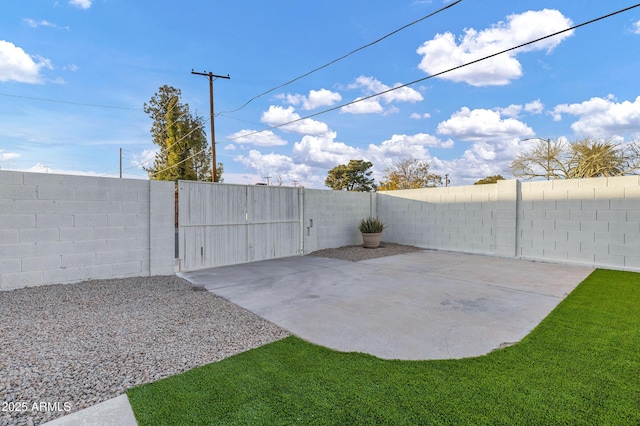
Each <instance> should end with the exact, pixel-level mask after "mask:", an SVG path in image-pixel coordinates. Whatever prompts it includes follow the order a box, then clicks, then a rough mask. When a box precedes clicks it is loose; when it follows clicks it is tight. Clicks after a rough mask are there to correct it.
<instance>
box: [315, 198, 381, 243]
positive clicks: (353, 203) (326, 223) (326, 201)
mask: <svg viewBox="0 0 640 426" xmlns="http://www.w3.org/2000/svg"><path fill="white" fill-rule="evenodd" d="M375 196H376V194H371V193H368V192H345V191H326V190H319V189H305V190H304V207H303V208H304V212H303V233H304V244H303V246H304V253H305V254H307V253H311V252H313V251H316V250H321V249H325V248H333V247H342V246H348V245H354V244H362V235H361V234H360V231H359V230H358V224H359V223H360V220H362V219H363V218H365V217H368V216H374V217H375V216H376V215H377V214H376V209H375Z"/></svg>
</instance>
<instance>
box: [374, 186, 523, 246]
mask: <svg viewBox="0 0 640 426" xmlns="http://www.w3.org/2000/svg"><path fill="white" fill-rule="evenodd" d="M497 194H498V192H497V186H496V185H477V186H458V187H448V188H423V189H412V190H399V191H382V192H378V193H377V210H378V215H379V216H380V218H381V219H382V221H383V222H384V223H385V225H386V226H387V229H386V230H385V233H384V235H383V240H384V241H388V242H395V243H401V244H410V245H414V246H417V247H423V248H432V249H441V250H453V251H460V252H467V253H484V254H487V253H493V252H495V244H496V234H495V218H494V216H495V201H496V200H497ZM514 208H515V206H514Z"/></svg>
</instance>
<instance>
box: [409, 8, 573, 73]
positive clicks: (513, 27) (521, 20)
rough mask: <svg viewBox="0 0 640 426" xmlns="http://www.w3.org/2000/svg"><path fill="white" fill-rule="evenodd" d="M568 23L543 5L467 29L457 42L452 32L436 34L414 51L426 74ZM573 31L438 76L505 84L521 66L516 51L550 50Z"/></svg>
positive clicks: (545, 32)
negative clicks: (536, 8) (419, 56)
mask: <svg viewBox="0 0 640 426" xmlns="http://www.w3.org/2000/svg"><path fill="white" fill-rule="evenodd" d="M571 25H572V22H571V20H570V19H569V18H566V17H565V16H563V15H562V13H560V12H559V11H557V10H550V9H544V10H541V11H528V12H524V13H522V14H519V15H516V14H514V15H509V16H507V22H499V23H497V24H495V25H493V26H492V27H491V28H488V29H485V30H481V31H476V30H475V29H473V28H471V29H466V30H465V31H464V35H463V36H461V38H460V43H459V44H458V43H457V42H456V37H455V36H454V35H453V34H452V33H449V32H447V33H445V34H437V35H436V36H435V37H434V38H433V40H429V41H426V42H425V43H424V44H423V45H422V46H420V48H418V50H417V53H418V54H420V55H422V56H423V58H422V61H421V62H420V65H419V68H420V69H421V70H423V71H424V72H426V73H428V74H431V75H433V74H437V73H439V72H443V71H446V70H449V69H451V68H454V67H456V66H460V65H464V64H467V63H470V62H472V61H474V60H477V59H480V58H483V57H485V56H489V55H491V54H494V53H497V52H500V51H503V50H505V49H509V48H511V47H515V46H518V45H520V44H523V43H526V42H528V41H532V40H535V39H537V38H540V37H543V36H546V35H548V34H552V33H554V32H557V31H560V30H563V29H566V28H568V27H570V26H571ZM572 34H573V31H568V32H566V33H562V34H559V35H557V36H555V37H551V38H548V39H545V40H541V41H539V42H537V43H534V44H532V45H528V46H525V47H522V48H520V49H518V50H515V51H511V52H508V53H505V54H502V55H499V56H496V57H493V58H490V59H487V60H484V61H481V62H478V63H476V64H473V65H470V66H466V67H464V68H461V69H458V70H455V71H452V72H448V73H446V74H443V75H441V76H438V78H443V79H446V80H451V81H454V82H465V83H467V84H470V85H472V86H489V85H506V84H509V83H510V82H511V80H514V79H516V78H519V77H520V76H521V75H522V67H521V65H520V62H518V60H517V59H516V55H518V54H520V53H522V52H527V51H537V50H546V51H547V53H549V52H551V51H552V50H553V49H554V48H555V47H556V46H557V45H558V44H560V43H561V42H562V40H564V39H565V38H567V37H569V36H570V35H572Z"/></svg>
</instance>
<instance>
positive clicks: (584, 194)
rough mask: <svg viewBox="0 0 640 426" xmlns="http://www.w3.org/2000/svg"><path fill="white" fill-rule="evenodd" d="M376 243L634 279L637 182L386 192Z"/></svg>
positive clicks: (639, 241) (638, 253) (639, 265)
mask: <svg viewBox="0 0 640 426" xmlns="http://www.w3.org/2000/svg"><path fill="white" fill-rule="evenodd" d="M377 210H378V213H379V216H380V218H381V219H382V220H383V221H384V222H385V224H386V225H387V230H386V231H385V235H384V236H383V240H385V241H390V242H397V243H402V244H411V245H415V246H418V247H424V248H432V249H442V250H452V251H460V252H467V253H482V254H491V255H497V256H504V257H516V258H523V259H531V260H541V261H547V262H559V263H568V264H581V265H588V266H593V267H603V268H612V269H622V270H631V271H640V176H623V177H612V178H596V179H572V180H553V181H542V182H518V181H516V180H507V181H499V182H498V183H497V184H489V185H474V186H462V187H451V188H425V189H415V190H404V191H386V192H379V193H378V194H377Z"/></svg>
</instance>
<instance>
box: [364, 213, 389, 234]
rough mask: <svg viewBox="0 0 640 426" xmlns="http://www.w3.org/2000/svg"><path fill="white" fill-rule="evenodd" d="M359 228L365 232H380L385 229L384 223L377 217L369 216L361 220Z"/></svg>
mask: <svg viewBox="0 0 640 426" xmlns="http://www.w3.org/2000/svg"><path fill="white" fill-rule="evenodd" d="M358 229H360V232H362V233H363V234H379V233H380V232H382V231H383V230H384V223H382V221H381V220H380V219H378V218H377V217H367V218H364V219H362V220H361V221H360V225H359V226H358Z"/></svg>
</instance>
